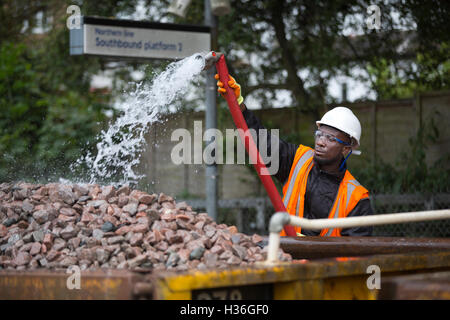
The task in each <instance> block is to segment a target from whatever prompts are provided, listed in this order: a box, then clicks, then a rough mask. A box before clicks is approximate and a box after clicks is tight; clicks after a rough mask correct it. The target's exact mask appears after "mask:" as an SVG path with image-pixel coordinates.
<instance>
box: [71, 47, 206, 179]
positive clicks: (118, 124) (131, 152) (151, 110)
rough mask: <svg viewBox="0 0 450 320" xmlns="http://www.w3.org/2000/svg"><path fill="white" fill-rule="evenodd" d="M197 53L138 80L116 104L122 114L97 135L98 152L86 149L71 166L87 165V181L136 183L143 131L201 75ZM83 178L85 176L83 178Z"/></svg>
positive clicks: (142, 145) (143, 137)
mask: <svg viewBox="0 0 450 320" xmlns="http://www.w3.org/2000/svg"><path fill="white" fill-rule="evenodd" d="M196 56H198V54H195V55H192V56H191V57H188V58H185V59H183V60H180V61H176V62H173V63H171V64H169V66H168V67H167V68H166V70H165V71H163V72H162V73H160V74H159V75H156V76H155V77H154V79H153V80H152V82H151V83H150V84H146V83H144V82H141V83H138V84H137V85H136V88H135V90H134V91H132V92H129V93H128V94H126V96H125V97H124V100H123V101H122V102H121V103H120V104H118V105H117V106H116V109H117V110H118V111H120V112H121V115H120V116H119V117H118V118H117V119H116V120H115V121H114V122H113V123H111V125H110V126H109V128H108V129H107V130H103V131H101V133H100V134H99V135H98V136H97V144H96V147H97V154H95V155H93V154H91V153H89V152H87V154H86V155H84V156H82V157H80V158H79V159H78V160H77V161H76V162H75V163H74V164H73V167H77V166H80V165H86V166H87V168H88V177H87V178H88V181H89V183H99V182H100V183H101V182H106V181H108V182H109V183H113V184H128V183H130V182H131V183H136V182H137V181H138V180H139V179H141V178H142V177H143V175H141V174H139V173H137V172H136V169H135V168H136V166H137V165H138V164H139V162H140V156H141V154H142V152H143V151H144V149H145V143H146V141H145V134H146V133H147V132H148V130H149V127H150V125H151V124H152V123H154V122H156V121H160V118H159V117H160V115H161V113H162V112H166V111H175V110H171V107H172V105H173V102H174V101H175V100H176V99H178V98H182V96H183V94H184V93H186V91H187V90H188V88H189V85H190V83H191V82H192V81H193V80H194V79H195V77H196V76H197V75H198V74H200V72H201V71H202V69H203V67H204V60H202V59H196V58H195V57H196ZM83 180H85V179H83Z"/></svg>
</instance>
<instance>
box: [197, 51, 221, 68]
mask: <svg viewBox="0 0 450 320" xmlns="http://www.w3.org/2000/svg"><path fill="white" fill-rule="evenodd" d="M222 55H223V53H220V52H215V51H211V52H210V53H208V54H207V55H206V56H204V57H203V56H201V55H198V56H197V57H196V58H199V59H200V58H202V59H205V66H204V67H203V70H208V69H209V68H211V67H212V66H214V65H215V64H216V63H217V61H219V59H220V57H221V56H222Z"/></svg>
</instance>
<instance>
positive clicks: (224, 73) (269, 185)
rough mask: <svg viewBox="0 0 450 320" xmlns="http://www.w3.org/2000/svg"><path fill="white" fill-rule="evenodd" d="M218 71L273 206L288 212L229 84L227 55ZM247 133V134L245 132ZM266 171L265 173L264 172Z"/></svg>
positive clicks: (291, 232)
mask: <svg viewBox="0 0 450 320" xmlns="http://www.w3.org/2000/svg"><path fill="white" fill-rule="evenodd" d="M216 69H217V73H218V74H219V79H220V81H221V82H222V83H223V87H224V88H225V90H226V91H227V92H226V93H225V94H224V96H225V99H226V100H227V103H228V107H229V109H230V112H231V116H232V117H233V120H234V123H235V125H236V127H237V128H238V129H241V130H238V132H239V135H240V137H241V141H242V142H243V144H244V146H245V149H246V150H247V153H248V154H249V156H250V159H251V162H252V163H253V166H254V167H255V170H256V173H257V174H258V176H259V179H260V180H261V182H262V184H263V185H264V188H265V189H266V191H267V194H268V195H269V198H270V201H271V202H272V205H273V207H274V208H275V210H276V211H281V212H287V210H286V207H285V206H284V203H283V201H282V200H281V197H280V194H279V193H278V190H277V188H276V187H275V184H274V183H273V181H272V177H271V176H270V175H269V173H268V170H267V168H266V165H265V164H264V162H263V161H262V158H261V155H260V153H259V151H258V149H257V147H256V144H255V141H254V140H253V138H252V136H251V135H250V134H249V133H248V126H247V123H246V122H245V119H244V116H243V115H242V112H241V109H240V108H239V104H238V102H237V99H236V95H235V94H234V92H233V89H231V88H230V87H229V86H228V81H229V79H230V77H229V74H228V67H227V64H226V62H225V56H224V55H222V56H221V57H220V58H219V61H218V62H217V63H216ZM245 133H247V134H245ZM262 173H264V174H262ZM284 231H285V232H286V234H287V235H288V236H292V237H295V236H296V233H295V230H294V227H292V226H290V225H285V226H284Z"/></svg>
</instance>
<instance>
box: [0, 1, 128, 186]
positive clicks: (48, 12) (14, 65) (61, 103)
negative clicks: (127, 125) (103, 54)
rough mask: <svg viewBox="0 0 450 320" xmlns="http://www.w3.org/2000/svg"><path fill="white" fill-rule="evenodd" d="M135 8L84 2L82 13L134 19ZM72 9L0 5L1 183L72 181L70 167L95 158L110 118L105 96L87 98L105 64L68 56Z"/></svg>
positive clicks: (63, 4) (48, 4) (60, 4)
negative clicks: (87, 157)
mask: <svg viewBox="0 0 450 320" xmlns="http://www.w3.org/2000/svg"><path fill="white" fill-rule="evenodd" d="M136 2H137V1H83V3H82V5H81V8H82V13H84V14H91V15H95V14H97V15H103V16H111V15H115V14H116V13H117V12H125V13H126V12H134V10H135V5H136ZM70 4H74V2H73V1H52V0H50V1H22V0H8V1H3V2H2V3H1V4H0V17H1V21H2V23H1V24H0V62H1V64H0V110H1V113H0V153H1V155H2V156H1V158H0V181H5V180H17V179H26V180H35V181H36V180H38V181H45V180H47V179H49V178H53V179H54V178H57V177H65V178H70V177H71V174H72V172H71V170H70V164H71V163H73V162H74V161H75V160H76V159H77V158H79V157H80V156H81V155H82V153H84V152H86V151H87V150H89V149H91V150H92V148H93V147H94V140H95V137H96V134H97V133H98V131H99V129H100V128H101V126H102V124H104V123H105V120H106V117H105V111H107V110H111V107H110V101H111V94H110V93H95V92H90V81H91V77H92V75H94V74H96V73H98V72H99V71H100V70H101V69H102V68H103V63H102V62H101V61H100V60H99V59H97V58H85V57H76V56H70V55H69V37H68V30H67V28H66V19H67V17H68V15H67V14H66V9H67V7H68V6H69V5H70ZM75 4H77V3H76V2H75ZM78 4H80V3H78ZM50 17H52V19H50ZM36 28H38V29H36Z"/></svg>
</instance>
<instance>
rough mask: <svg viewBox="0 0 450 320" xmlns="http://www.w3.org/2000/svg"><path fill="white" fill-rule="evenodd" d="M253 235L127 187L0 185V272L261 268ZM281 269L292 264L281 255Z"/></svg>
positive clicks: (259, 245)
mask: <svg viewBox="0 0 450 320" xmlns="http://www.w3.org/2000/svg"><path fill="white" fill-rule="evenodd" d="M266 250H267V248H266V247H265V246H264V243H263V238H262V237H261V236H259V235H257V234H254V235H253V236H248V235H245V234H242V233H239V232H238V230H237V229H236V227H235V226H227V225H225V224H217V223H216V222H214V221H213V220H212V219H211V218H210V217H209V216H208V215H207V214H206V213H197V212H195V211H193V210H192V208H191V207H190V206H189V205H187V204H186V203H185V202H180V203H176V202H175V201H174V199H173V198H172V197H170V196H168V195H165V194H163V193H160V194H148V193H145V192H142V191H138V190H131V189H130V188H129V187H128V186H123V187H120V188H115V187H113V186H99V185H66V184H58V183H50V184H46V185H42V184H30V183H16V184H12V183H1V184H0V269H4V270H6V269H15V270H25V269H27V270H28V269H39V268H47V269H67V268H68V267H70V266H73V265H77V266H79V267H80V269H81V270H87V269H89V270H91V269H98V268H113V269H131V270H149V269H150V270H177V271H182V270H189V269H199V270H205V269H223V268H228V267H236V266H247V265H251V264H253V263H254V262H256V261H263V260H264V259H265V258H266V256H267V252H266ZM279 258H280V260H281V261H291V260H292V258H291V256H290V255H289V254H287V253H284V252H283V251H282V250H281V249H279Z"/></svg>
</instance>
